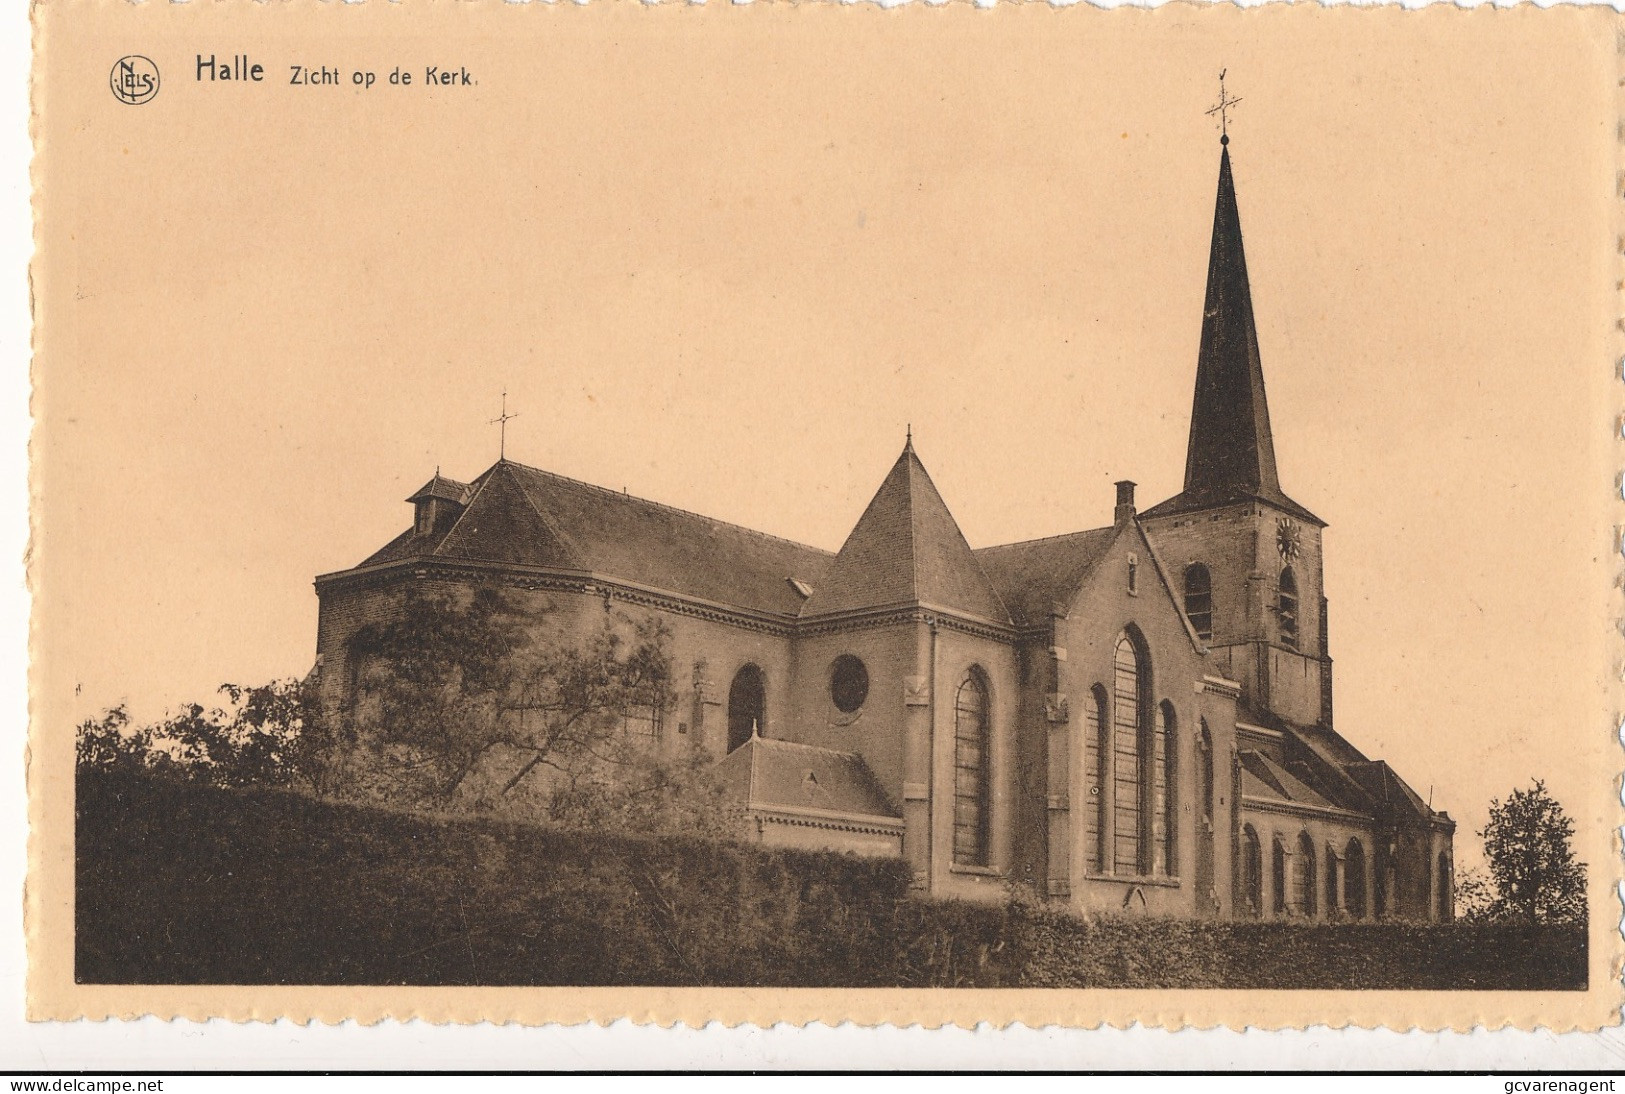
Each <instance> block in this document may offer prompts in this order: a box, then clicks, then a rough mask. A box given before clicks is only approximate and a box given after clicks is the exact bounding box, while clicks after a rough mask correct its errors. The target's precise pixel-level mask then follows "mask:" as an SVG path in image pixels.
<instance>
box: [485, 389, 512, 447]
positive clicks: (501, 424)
mask: <svg viewBox="0 0 1625 1094" xmlns="http://www.w3.org/2000/svg"><path fill="white" fill-rule="evenodd" d="M517 417H519V415H517V414H509V413H508V391H507V389H506V388H504V389H503V391H502V413H501V414H499V415H498V416H496V417H495V418H492V419H491V421H490V424H491V425H494V426H497V427H498V428H499V429H500V432H499V433H498V435H497V459H499V460H505V459H507V458H508V420H509V419H510V418H517Z"/></svg>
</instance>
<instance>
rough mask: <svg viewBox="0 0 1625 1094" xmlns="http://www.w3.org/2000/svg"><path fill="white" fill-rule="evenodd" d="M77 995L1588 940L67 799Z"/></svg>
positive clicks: (677, 981)
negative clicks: (136, 987) (127, 989)
mask: <svg viewBox="0 0 1625 1094" xmlns="http://www.w3.org/2000/svg"><path fill="white" fill-rule="evenodd" d="M77 794H78V798H77V803H76V804H77V818H78V823H77V839H78V846H77V891H76V902H75V919H76V922H75V974H76V976H77V978H78V979H79V981H80V982H83V983H172V984H210V983H214V984H228V983H229V984H355V985H359V984H446V985H461V984H490V985H499V984H515V985H577V986H584V987H585V986H597V985H612V984H643V985H698V984H704V985H720V986H729V985H753V986H786V987H791V986H799V987H812V986H844V987H1278V988H1299V987H1302V988H1309V987H1342V988H1395V987H1398V988H1479V989H1487V988H1502V989H1509V988H1510V989H1519V988H1544V989H1552V988H1583V987H1584V986H1585V938H1584V931H1583V930H1582V929H1579V928H1557V927H1543V928H1533V927H1513V926H1507V925H1467V924H1454V925H1448V926H1435V927H1428V926H1418V925H1409V924H1395V923H1381V924H1348V925H1319V926H1296V925H1288V924H1278V923H1217V922H1211V921H1182V920H1170V919H1155V918H1139V919H1132V918H1105V919H1096V920H1083V919H1079V918H1076V917H1073V916H1070V915H1066V914H1062V913H1058V912H1054V911H1051V910H1048V909H1045V908H1041V907H1036V906H1031V905H1027V904H1023V903H1020V902H1017V903H1012V904H1009V905H1006V906H997V907H995V906H987V905H973V904H964V903H958V902H945V901H927V900H920V899H916V898H914V897H912V896H911V895H910V892H909V881H910V877H909V871H908V869H907V867H906V866H905V865H904V864H903V863H902V862H901V861H899V860H895V859H869V858H859V857H856V856H852V855H839V854H833V853H826V852H804V851H790V850H776V849H764V848H760V847H751V846H744V845H733V844H718V843H709V842H704V841H700V840H695V839H683V838H673V837H661V838H654V837H650V838H631V837H623V836H609V835H603V834H594V833H582V832H568V831H559V830H552V829H547V828H538V827H532V826H524V825H518V824H509V823H502V822H498V821H494V820H484V819H476V820H445V819H437V818H427V817H421V816H413V815H409V814H402V813H393V812H388V811H384V810H378V809H367V808H362V807H357V806H348V805H338V804H333V803H329V802H321V801H316V800H312V799H309V798H304V797H299V796H296V795H291V794H283V793H277V792H272V791H229V790H220V789H214V788H209V787H202V786H194V785H188V784H182V783H171V782H164V781H160V780H155V779H149V778H144V777H141V776H132V775H126V774H115V773H111V772H105V771H94V770H92V771H87V772H82V773H81V774H80V776H79V779H78V780H77Z"/></svg>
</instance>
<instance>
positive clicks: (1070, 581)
mask: <svg viewBox="0 0 1625 1094" xmlns="http://www.w3.org/2000/svg"><path fill="white" fill-rule="evenodd" d="M1116 538H1117V529H1116V528H1111V527H1107V528H1092V529H1090V530H1089V531H1087V532H1072V533H1070V534H1069V535H1064V536H1049V537H1048V538H1045V539H1030V540H1026V541H1025V542H1022V543H1006V544H1003V545H1002V546H998V547H983V548H982V549H981V550H979V551H976V552H975V555H976V558H977V560H978V561H979V562H980V563H981V564H982V569H983V571H984V572H986V574H987V576H988V578H989V580H991V581H992V582H993V588H994V589H995V590H996V591H997V592H998V594H999V597H1000V598H1001V599H1002V600H1003V601H1004V604H1005V607H1007V608H1008V609H1009V610H1010V614H1011V616H1013V617H1014V621H1015V622H1017V623H1020V624H1022V625H1024V626H1033V625H1036V624H1039V623H1042V622H1044V621H1045V620H1046V619H1048V618H1049V615H1050V613H1051V612H1053V611H1057V610H1060V611H1064V610H1065V609H1066V607H1067V606H1068V604H1069V603H1070V602H1071V600H1072V596H1073V594H1075V593H1076V592H1077V591H1078V586H1080V585H1082V584H1083V581H1084V578H1086V577H1088V576H1089V574H1090V573H1092V572H1093V571H1094V568H1095V567H1096V566H1098V565H1099V564H1100V560H1101V559H1103V558H1104V557H1106V552H1107V550H1108V549H1109V548H1110V547H1111V545H1112V542H1113V541H1114V540H1115V539H1116Z"/></svg>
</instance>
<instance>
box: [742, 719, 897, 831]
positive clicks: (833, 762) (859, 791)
mask: <svg viewBox="0 0 1625 1094" xmlns="http://www.w3.org/2000/svg"><path fill="white" fill-rule="evenodd" d="M717 774H718V776H719V777H720V778H721V779H722V780H723V782H724V784H725V785H727V786H728V787H729V788H730V789H731V790H732V792H733V794H734V795H735V797H737V798H738V799H739V800H741V801H743V802H745V804H746V805H748V806H754V807H757V808H762V809H774V810H782V811H785V812H797V811H800V810H817V811H820V812H825V813H841V814H845V815H847V816H852V817H885V818H892V819H896V820H898V821H899V822H901V820H902V817H901V815H900V814H899V813H898V811H897V808H896V806H895V805H893V804H892V801H891V799H890V798H888V797H887V796H886V792H885V791H884V790H882V789H881V787H880V783H879V782H878V781H876V779H875V777H874V773H873V772H871V771H870V770H869V765H868V764H866V763H864V762H863V757H861V756H859V755H857V754H856V753H853V752H837V751H835V750H834V749H829V748H818V747H816V746H814V745H804V744H798V743H796V742H794V741H779V740H772V739H769V738H766V737H759V736H755V735H752V736H751V738H750V740H748V741H746V742H745V743H744V744H742V745H740V746H739V747H738V748H736V749H734V750H733V751H732V752H730V753H729V754H728V755H727V757H726V758H725V759H723V761H722V762H721V763H719V764H718V765H717Z"/></svg>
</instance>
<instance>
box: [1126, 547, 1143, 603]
mask: <svg viewBox="0 0 1625 1094" xmlns="http://www.w3.org/2000/svg"><path fill="white" fill-rule="evenodd" d="M1128 595H1130V596H1139V595H1140V556H1139V555H1129V556H1128Z"/></svg>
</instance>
